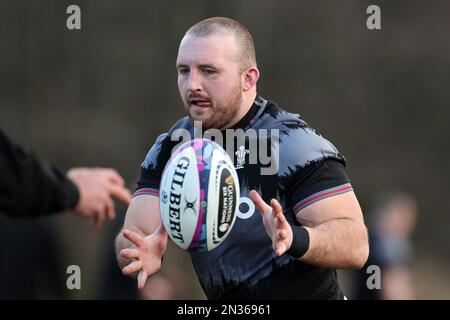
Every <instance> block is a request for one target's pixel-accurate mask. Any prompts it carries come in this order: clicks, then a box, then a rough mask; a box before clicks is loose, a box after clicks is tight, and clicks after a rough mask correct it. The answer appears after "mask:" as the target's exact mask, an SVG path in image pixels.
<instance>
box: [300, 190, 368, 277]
mask: <svg viewBox="0 0 450 320" xmlns="http://www.w3.org/2000/svg"><path fill="white" fill-rule="evenodd" d="M296 217H297V220H298V221H299V222H300V223H301V224H302V225H303V226H304V227H305V228H306V229H307V230H308V233H309V237H310V245H309V249H308V251H307V252H306V253H305V254H304V255H303V256H302V257H301V258H300V260H301V261H304V262H307V263H310V264H314V265H317V266H321V267H328V268H361V267H362V266H363V265H364V263H365V262H366V260H367V257H368V254H369V244H368V236H367V230H366V227H365V225H364V220H363V215H362V212H361V208H360V206H359V203H358V200H357V199H356V196H355V194H354V192H353V191H351V192H346V193H343V194H340V195H336V196H333V197H329V198H326V199H323V200H321V201H318V202H316V203H313V204H311V205H310V206H308V207H306V208H304V209H302V210H300V211H298V212H297V213H296Z"/></svg>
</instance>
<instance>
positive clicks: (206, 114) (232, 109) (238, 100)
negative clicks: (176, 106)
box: [183, 82, 242, 130]
mask: <svg viewBox="0 0 450 320" xmlns="http://www.w3.org/2000/svg"><path fill="white" fill-rule="evenodd" d="M195 98H200V99H205V100H208V101H209V102H210V106H209V107H207V108H205V110H202V109H200V110H198V109H197V108H194V107H193V106H192V105H191V102H190V100H191V99H195ZM183 103H184V107H185V109H186V112H187V114H188V116H189V118H190V119H191V121H192V122H194V121H201V125H202V129H203V130H208V129H211V128H215V129H219V130H223V129H225V128H226V127H227V126H228V125H229V124H230V123H231V122H233V120H236V119H235V118H236V117H237V116H238V114H239V110H240V108H241V105H242V84H241V83H240V82H238V84H237V85H236V87H235V88H234V89H233V90H231V94H230V95H229V96H228V97H227V99H226V100H225V101H224V102H222V103H220V104H219V103H217V102H215V101H213V100H212V99H210V98H209V97H205V96H204V95H196V94H190V95H189V96H188V97H187V99H185V100H183Z"/></svg>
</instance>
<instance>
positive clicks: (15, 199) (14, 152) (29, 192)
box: [0, 131, 131, 227]
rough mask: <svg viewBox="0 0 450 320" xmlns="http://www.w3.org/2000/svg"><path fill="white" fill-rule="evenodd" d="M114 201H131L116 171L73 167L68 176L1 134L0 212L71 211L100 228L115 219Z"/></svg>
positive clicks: (26, 214) (32, 213) (24, 214)
mask: <svg viewBox="0 0 450 320" xmlns="http://www.w3.org/2000/svg"><path fill="white" fill-rule="evenodd" d="M112 198H116V199H118V200H120V201H122V202H123V203H125V204H128V203H129V202H130V200H131V195H130V192H129V191H128V190H127V189H126V188H125V187H124V181H123V179H122V178H121V177H120V175H119V174H118V173H117V172H116V171H115V170H113V169H102V168H74V169H71V170H70V171H69V172H68V173H67V175H66V174H65V173H63V172H62V171H60V170H59V169H57V168H55V167H52V166H50V165H48V164H46V163H45V162H43V161H41V160H39V159H38V158H37V157H36V156H35V155H34V154H32V153H28V152H26V151H25V150H23V149H22V148H21V147H20V146H18V145H16V144H14V143H13V142H11V141H10V139H9V138H8V137H7V136H6V135H4V134H3V132H1V131H0V212H2V213H5V214H8V215H10V216H14V217H19V216H40V215H48V214H51V213H56V212H61V211H64V210H69V209H71V210H75V212H76V213H77V214H78V215H80V216H82V217H85V218H89V219H93V220H94V226H96V227H98V226H100V225H101V223H102V221H103V220H104V218H105V217H107V218H111V219H112V218H113V217H114V216H115V211H114V203H113V200H112Z"/></svg>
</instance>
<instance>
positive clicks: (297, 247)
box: [286, 226, 309, 259]
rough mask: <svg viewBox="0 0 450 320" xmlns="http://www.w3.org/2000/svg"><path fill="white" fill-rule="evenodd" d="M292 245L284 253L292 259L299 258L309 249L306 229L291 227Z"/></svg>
mask: <svg viewBox="0 0 450 320" xmlns="http://www.w3.org/2000/svg"><path fill="white" fill-rule="evenodd" d="M291 228H292V244H291V247H290V248H289V250H288V251H286V252H287V253H288V254H289V255H290V256H291V257H293V258H296V259H298V258H301V257H302V256H303V255H304V254H305V253H306V251H308V249H309V233H308V230H306V228H304V227H301V226H291Z"/></svg>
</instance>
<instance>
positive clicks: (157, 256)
mask: <svg viewBox="0 0 450 320" xmlns="http://www.w3.org/2000/svg"><path fill="white" fill-rule="evenodd" d="M123 235H124V237H125V238H127V239H128V240H130V241H131V242H132V243H133V244H134V245H135V246H136V247H135V248H129V249H122V250H121V251H120V255H121V256H122V257H124V258H127V259H133V260H134V261H132V262H130V264H129V265H127V266H126V267H125V268H123V269H122V273H123V274H124V275H130V274H132V273H134V272H137V271H139V275H138V288H139V289H142V288H144V286H145V282H146V281H147V278H148V277H150V276H151V275H153V274H154V273H156V272H157V271H158V270H159V269H160V268H161V259H162V257H163V255H164V252H165V251H166V247H167V231H166V229H165V228H164V226H163V225H162V224H161V225H160V226H159V227H158V228H157V229H156V230H155V231H154V232H153V233H152V234H150V235H149V236H147V237H145V238H144V237H142V236H140V235H139V234H137V233H136V232H133V231H131V230H127V229H124V230H123Z"/></svg>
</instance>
